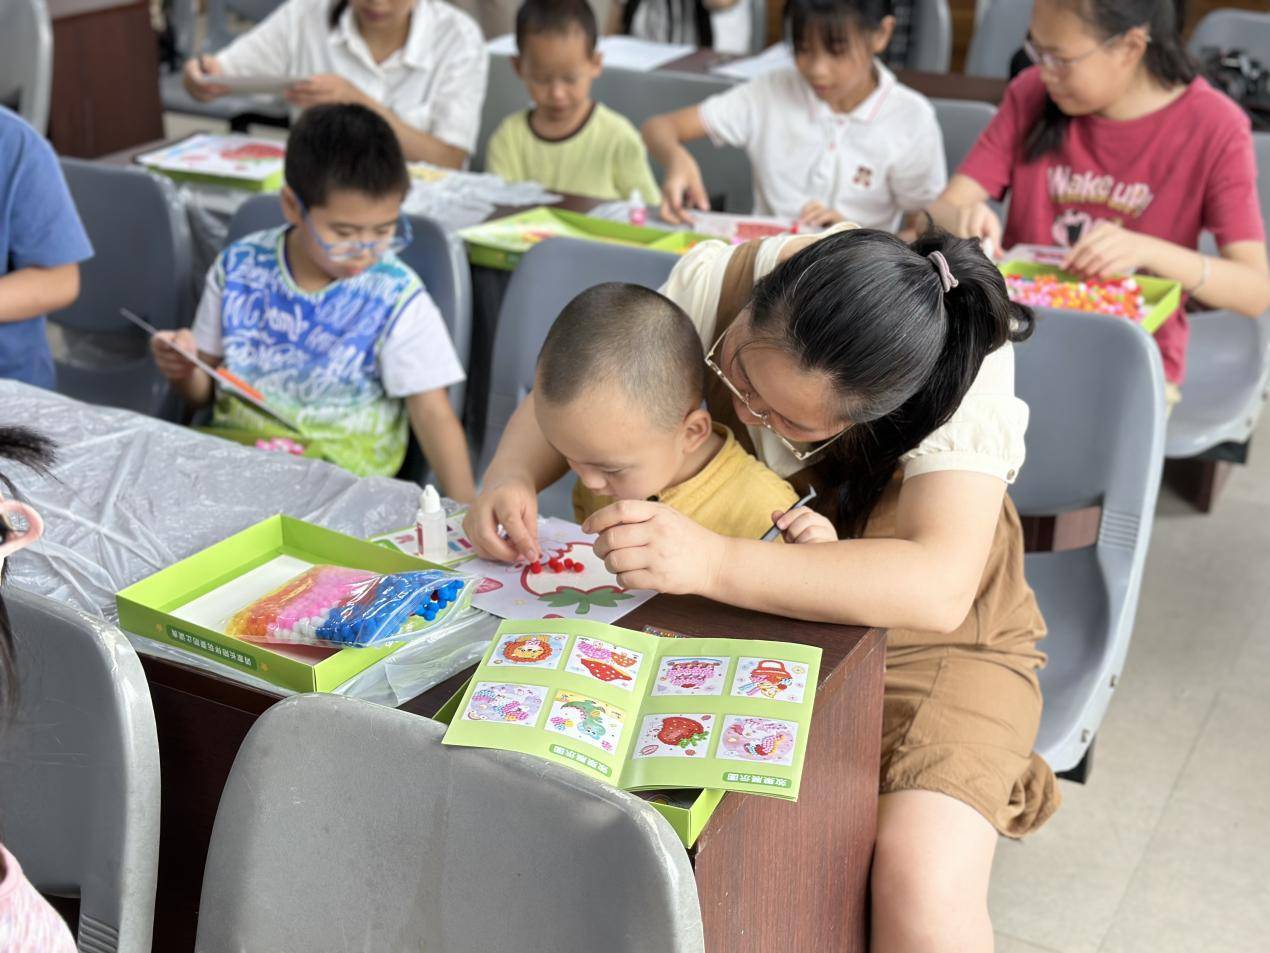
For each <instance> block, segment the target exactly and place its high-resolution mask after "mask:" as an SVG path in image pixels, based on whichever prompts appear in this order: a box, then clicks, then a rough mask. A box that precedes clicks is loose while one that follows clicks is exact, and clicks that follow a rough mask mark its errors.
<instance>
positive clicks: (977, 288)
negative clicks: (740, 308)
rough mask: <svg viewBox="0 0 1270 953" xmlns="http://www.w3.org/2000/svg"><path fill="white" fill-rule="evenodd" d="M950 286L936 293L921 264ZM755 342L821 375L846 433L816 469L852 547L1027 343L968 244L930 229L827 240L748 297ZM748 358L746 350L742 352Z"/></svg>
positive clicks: (1024, 324)
mask: <svg viewBox="0 0 1270 953" xmlns="http://www.w3.org/2000/svg"><path fill="white" fill-rule="evenodd" d="M936 251H937V252H940V253H941V254H942V255H943V256H944V258H945V260H946V261H947V263H948V268H949V271H950V273H951V274H952V276H953V277H954V278H955V279H956V280H957V286H956V287H955V288H951V289H950V290H949V291H947V292H945V291H944V286H943V279H942V278H941V276H940V272H939V269H938V267H937V265H936V261H935V259H933V258H932V257H931V253H932V252H936ZM750 323H751V327H752V329H753V332H754V336H755V338H756V339H757V340H758V341H762V342H764V343H769V344H774V345H776V346H778V347H781V348H783V349H784V350H786V351H787V352H788V353H790V354H792V355H794V356H795V357H797V359H798V361H799V364H800V366H801V367H802V368H803V369H805V370H807V371H810V372H815V373H820V374H824V375H826V376H827V377H828V379H829V380H830V382H831V384H832V387H833V390H834V392H835V393H836V394H837V395H838V398H839V400H840V402H841V403H840V405H839V407H838V408H836V410H837V411H838V412H839V413H840V414H841V415H842V416H843V417H844V418H845V419H847V420H850V421H852V423H853V426H852V427H851V428H850V429H849V430H848V431H847V432H846V434H845V435H844V436H843V437H842V439H840V440H839V441H837V442H836V443H835V444H834V445H833V448H832V449H831V450H830V451H828V453H830V454H831V455H832V456H831V457H830V459H828V460H827V461H826V462H825V464H824V469H825V470H827V471H828V474H829V475H830V477H831V482H832V484H833V485H834V486H835V487H836V488H837V499H836V510H837V512H836V517H837V524H838V528H839V530H840V532H842V533H844V534H846V535H848V536H859V535H861V534H862V533H863V532H864V528H865V524H866V523H867V522H868V519H869V514H870V513H871V512H872V510H873V507H874V505H876V503H877V501H878V499H879V498H880V497H881V496H882V493H883V491H884V490H885V489H886V486H887V484H888V483H889V482H890V480H891V478H892V477H893V475H894V474H895V470H896V467H897V466H898V465H899V459H900V457H901V456H903V455H904V454H905V453H907V452H908V451H909V450H912V449H913V448H914V447H916V446H917V445H918V444H919V443H921V441H922V440H923V439H924V438H925V437H926V436H927V435H929V434H930V433H931V432H932V431H934V430H935V429H937V428H938V427H940V426H941V425H942V424H944V423H945V422H946V421H947V420H948V418H949V417H951V416H952V414H953V412H954V411H955V410H956V409H957V408H958V407H960V406H961V402H962V399H963V398H964V397H965V395H966V391H967V390H969V388H970V385H971V384H972V383H974V380H975V377H976V376H977V375H978V373H979V368H980V366H981V365H982V364H983V359H984V358H985V357H987V356H988V354H990V353H992V352H993V351H995V350H996V349H997V348H999V347H1001V346H1002V345H1003V344H1005V343H1006V342H1007V341H1022V340H1025V339H1026V338H1027V337H1028V336H1029V335H1031V333H1032V325H1033V316H1032V312H1031V311H1029V310H1028V309H1026V308H1022V307H1020V306H1018V305H1015V304H1012V303H1011V302H1010V299H1009V297H1008V296H1007V294H1006V289H1005V281H1004V279H1002V277H1001V273H1000V272H999V271H998V270H997V269H996V266H994V265H993V264H992V262H990V261H989V260H988V259H987V258H986V257H985V256H984V254H983V251H982V250H981V249H980V247H979V243H978V241H976V240H974V239H962V238H953V237H952V236H951V235H949V234H947V233H946V232H942V231H938V230H935V229H931V230H929V231H927V232H926V233H925V234H923V235H922V236H921V237H920V238H918V239H917V241H916V242H914V243H913V244H912V245H911V246H909V245H905V244H904V243H903V242H902V241H900V240H899V239H898V238H896V237H895V236H894V235H892V234H890V233H889V232H883V231H876V230H873V229H864V228H861V229H852V230H848V231H843V232H839V233H838V234H835V235H831V236H829V237H828V238H825V239H823V240H821V241H818V242H816V243H814V244H812V245H809V246H808V247H807V248H805V249H803V250H802V251H800V252H799V253H798V254H796V255H794V256H793V257H792V258H790V259H789V260H788V261H786V262H784V263H783V264H781V265H780V266H778V267H777V268H776V269H775V270H774V271H772V272H771V274H769V275H768V276H767V277H765V278H764V279H762V280H761V281H760V282H758V284H757V285H756V286H755V288H754V295H753V298H752V300H751V316H750ZM747 346H752V345H747Z"/></svg>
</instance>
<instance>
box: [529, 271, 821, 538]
mask: <svg viewBox="0 0 1270 953" xmlns="http://www.w3.org/2000/svg"><path fill="white" fill-rule="evenodd" d="M705 373H706V370H705V355H704V353H703V352H702V348H701V338H700V336H699V335H698V334H697V332H696V329H695V328H694V327H693V325H692V322H691V321H690V320H689V318H688V316H687V315H686V314H684V313H683V311H681V310H680V309H679V307H678V306H677V305H676V304H675V303H674V302H672V301H671V300H670V299H669V298H666V297H664V296H662V295H660V294H658V293H657V292H656V291H652V290H650V289H648V288H644V287H641V286H639V285H630V284H621V283H617V282H612V283H609V284H602V285H596V286H595V287H594V288H590V289H588V290H587V291H584V292H582V294H580V295H578V296H577V297H576V298H574V299H573V300H572V301H571V302H569V304H568V305H566V306H565V309H564V310H563V311H562V312H561V313H560V316H559V317H558V318H557V319H556V321H555V324H553V325H552V327H551V331H550V333H549V334H548V335H547V340H546V341H545V342H544V343H543V346H542V352H541V353H540V355H539V357H538V372H537V379H536V382H535V385H534V412H535V414H536V416H537V419H538V426H539V427H540V428H541V430H542V432H543V435H544V436H545V437H546V438H547V442H548V443H550V444H551V446H553V447H554V448H555V449H556V450H557V451H559V452H560V454H561V455H562V456H564V458H565V459H566V460H567V461H568V462H569V466H570V468H571V469H572V470H573V472H574V473H576V474H577V476H578V482H577V483H576V484H575V485H574V488H573V510H574V517H575V518H576V519H577V520H578V522H582V521H583V520H585V519H586V518H587V517H588V516H590V515H591V514H592V513H594V512H596V511H597V510H599V509H601V508H602V507H605V506H607V505H609V504H610V503H613V502H614V501H615V500H646V499H653V500H657V501H659V502H661V503H665V504H666V505H667V506H670V507H672V508H674V509H676V510H678V511H679V512H681V513H683V514H684V515H685V516H687V517H689V518H691V519H692V520H694V521H696V522H697V523H699V524H700V525H702V526H704V527H705V528H706V529H709V530H712V531H714V532H716V533H720V534H722V535H725V536H735V537H745V538H751V539H757V538H759V537H761V536H762V535H763V534H764V533H765V532H766V531H768V530H769V529H771V528H772V514H773V513H775V512H783V511H785V510H787V509H788V508H789V507H790V506H792V505H793V504H794V503H795V502H796V501H797V499H798V494H797V493H795V492H794V489H793V487H791V486H790V485H789V484H788V483H786V482H785V481H784V480H782V479H781V478H780V477H778V476H777V475H776V474H775V473H773V472H772V471H771V470H769V469H768V468H767V467H766V466H764V465H763V464H761V463H759V462H758V460H756V459H755V458H754V457H752V456H750V455H749V454H748V453H746V452H745V450H743V449H742V448H741V445H740V444H738V443H737V442H736V438H735V437H733V436H732V433H731V432H730V431H729V430H728V428H727V427H724V426H723V425H721V424H717V423H714V422H713V421H712V420H711V417H710V412H709V411H708V410H705V409H704V407H702V400H703V398H704V397H705V391H706V376H705Z"/></svg>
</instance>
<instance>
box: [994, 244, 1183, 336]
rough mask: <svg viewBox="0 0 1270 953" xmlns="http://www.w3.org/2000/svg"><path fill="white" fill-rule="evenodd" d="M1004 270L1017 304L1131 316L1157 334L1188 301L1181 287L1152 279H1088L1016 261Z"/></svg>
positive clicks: (1005, 266)
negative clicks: (1180, 306) (1182, 304)
mask: <svg viewBox="0 0 1270 953" xmlns="http://www.w3.org/2000/svg"><path fill="white" fill-rule="evenodd" d="M998 267H999V268H1000V269H1001V274H1002V275H1004V276H1005V284H1006V289H1007V290H1008V291H1009V293H1010V300H1011V301H1015V302H1017V303H1018V304H1025V305H1028V306H1030V307H1033V308H1050V309H1054V310H1057V311H1092V312H1096V313H1100V314H1109V315H1113V316H1116V317H1122V318H1128V319H1129V320H1130V321H1133V322H1135V323H1137V324H1141V325H1142V327H1143V330H1145V331H1148V332H1150V333H1152V334H1154V333H1155V332H1156V331H1157V330H1159V328H1160V326H1161V325H1162V324H1164V322H1165V321H1167V320H1168V319H1169V316H1170V315H1172V314H1173V312H1174V311H1176V310H1177V309H1178V306H1179V305H1180V304H1181V300H1182V286H1181V284H1179V283H1178V282H1176V281H1169V280H1167V279H1165V278H1154V277H1151V276H1149V275H1129V276H1127V277H1124V278H1109V279H1082V278H1080V277H1079V276H1077V275H1073V274H1069V273H1068V272H1065V271H1063V270H1062V269H1061V268H1058V267H1057V266H1055V265H1047V264H1039V263H1037V262H1031V261H1013V260H1012V261H1005V262H1001V263H1000V264H999V265H998Z"/></svg>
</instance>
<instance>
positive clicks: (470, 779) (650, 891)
mask: <svg viewBox="0 0 1270 953" xmlns="http://www.w3.org/2000/svg"><path fill="white" fill-rule="evenodd" d="M444 733H445V728H444V726H442V725H440V724H438V723H437V722H435V721H432V720H430V719H427V718H421V717H419V716H417V715H411V714H408V713H406V712H402V711H397V710H394V709H391V708H383V707H380V706H378V705H373V704H370V703H369V702H364V701H357V700H355V699H351V698H344V697H341V696H338V695H317V694H315V695H298V696H295V697H293V698H289V699H287V700H285V701H282V702H279V703H278V704H277V705H274V706H273V707H272V708H270V709H269V710H268V711H267V712H265V714H264V715H263V716H261V718H260V719H259V720H258V721H257V722H256V724H255V725H254V726H253V727H252V729H251V732H250V733H249V734H248V735H247V738H246V740H244V741H243V745H242V747H241V748H240V749H239V751H238V757H237V758H236V759H235V761H234V767H233V770H232V771H231V772H230V775H229V781H228V783H227V784H226V785H225V790H224V792H223V793H222V795H221V801H220V807H219V808H218V809H217V812H216V824H215V826H214V827H213V829H212V840H211V848H210V850H209V851H208V855H207V865H206V867H205V870H204V875H203V895H202V900H201V903H200V909H199V921H198V939H197V941H196V943H195V949H196V950H197V951H198V953H240V951H243V950H257V951H265V950H278V951H282V950H295V951H298V950H332V949H335V948H336V947H338V948H339V949H342V950H384V951H388V950H394V951H395V950H407V949H410V950H427V951H429V953H478V951H479V953H494V951H496V950H505V951H512V950H525V951H535V953H538V951H547V950H560V951H566V953H574V951H578V953H581V951H583V950H587V951H590V950H595V951H603V953H699V951H702V950H704V948H705V943H704V939H703V936H702V926H701V913H700V907H699V904H698V901H697V895H696V885H695V882H694V880H693V874H692V868H691V866H690V865H689V863H688V854H687V852H686V851H685V850H684V848H683V845H682V844H681V843H680V842H679V841H678V839H677V838H676V837H675V835H674V833H673V832H672V831H671V829H670V826H669V825H668V824H666V823H665V821H664V820H663V819H662V818H661V817H660V816H659V815H658V814H656V812H654V811H653V810H652V809H651V808H650V807H649V806H648V805H647V804H645V803H643V802H642V801H640V800H639V799H638V798H635V797H634V796H632V795H629V794H626V793H624V792H622V791H618V790H617V789H616V788H614V787H611V786H610V785H607V784H604V783H603V782H600V781H596V780H592V779H591V778H588V777H584V776H583V775H581V774H580V773H578V772H577V771H574V770H571V769H570V768H566V767H564V766H562V765H557V764H552V763H550V762H547V761H545V760H542V759H538V758H534V757H531V756H529V755H522V754H514V753H511V752H505V751H486V750H481V749H475V748H454V747H447V746H445V745H443V744H442V743H441V738H442V735H443V734H444Z"/></svg>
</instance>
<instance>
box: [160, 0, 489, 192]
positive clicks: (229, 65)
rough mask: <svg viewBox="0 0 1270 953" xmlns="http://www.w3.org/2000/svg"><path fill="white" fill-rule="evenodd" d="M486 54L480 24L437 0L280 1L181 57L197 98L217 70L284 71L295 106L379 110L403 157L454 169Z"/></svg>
mask: <svg viewBox="0 0 1270 953" xmlns="http://www.w3.org/2000/svg"><path fill="white" fill-rule="evenodd" d="M488 71H489V59H488V56H487V55H486V52H485V40H484V38H483V37H482V36H481V29H480V27H478V26H477V25H476V21H474V20H473V19H472V18H471V17H469V16H468V15H467V14H466V13H463V12H462V11H460V10H458V9H456V8H455V7H453V6H451V5H450V4H448V3H443V2H442V0H287V2H286V3H284V4H283V5H282V6H281V7H279V8H278V9H277V10H275V11H274V12H273V13H271V14H270V15H269V16H268V17H267V18H266V19H264V20H263V21H262V22H261V23H260V24H259V25H258V26H256V27H255V28H254V29H252V30H251V31H250V32H248V33H245V34H243V35H242V36H240V37H239V38H238V39H236V40H235V41H234V42H233V43H231V44H230V45H229V46H228V47H226V48H225V49H224V50H221V51H220V52H219V53H217V54H216V55H214V56H201V57H197V58H195V59H192V60H190V61H189V62H188V63H186V64H185V87H186V89H188V90H189V92H190V94H191V95H192V96H194V97H195V98H196V99H199V100H202V101H207V100H211V99H215V98H217V97H218V96H224V95H227V94H229V93H230V92H232V91H231V90H230V89H228V88H227V87H225V86H221V85H217V83H216V77H217V76H247V77H273V76H291V77H296V78H297V81H296V82H295V83H293V84H292V85H290V86H288V87H287V90H286V98H287V101H288V102H289V103H291V105H292V106H294V107H295V108H297V109H307V108H309V107H310V106H316V105H319V104H321V103H359V104H361V105H363V106H366V107H368V108H370V109H373V110H374V111H375V112H377V113H379V114H380V115H381V116H383V117H384V119H386V120H387V121H388V123H389V125H391V126H392V128H393V131H394V132H396V133H397V138H398V139H399V140H401V147H402V151H404V152H405V154H406V158H407V160H409V161H412V162H416V161H423V162H432V163H434V164H436V165H443V166H449V167H451V168H456V169H457V168H459V167H461V166H462V165H463V163H464V162H465V161H466V160H467V157H468V156H469V155H470V154H471V152H472V149H473V148H474V147H475V146H476V135H477V131H478V128H479V126H480V121H481V105H482V103H483V102H484V100H485V83H486V77H487V74H488Z"/></svg>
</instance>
